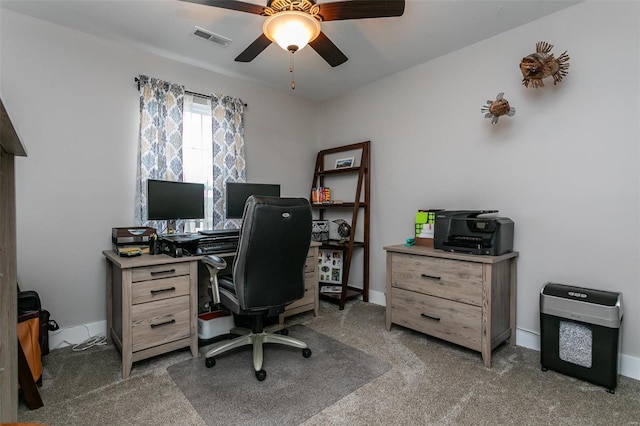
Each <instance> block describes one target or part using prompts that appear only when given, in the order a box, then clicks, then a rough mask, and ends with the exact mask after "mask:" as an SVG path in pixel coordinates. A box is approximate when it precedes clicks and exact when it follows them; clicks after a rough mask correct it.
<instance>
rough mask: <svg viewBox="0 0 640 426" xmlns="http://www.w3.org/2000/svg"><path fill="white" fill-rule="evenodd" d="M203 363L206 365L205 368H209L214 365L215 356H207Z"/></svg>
mask: <svg viewBox="0 0 640 426" xmlns="http://www.w3.org/2000/svg"><path fill="white" fill-rule="evenodd" d="M204 365H206V366H207V368H211V367H213V366H214V365H216V360H215V358H213V357H211V358H207V359H206V360H205V362H204Z"/></svg>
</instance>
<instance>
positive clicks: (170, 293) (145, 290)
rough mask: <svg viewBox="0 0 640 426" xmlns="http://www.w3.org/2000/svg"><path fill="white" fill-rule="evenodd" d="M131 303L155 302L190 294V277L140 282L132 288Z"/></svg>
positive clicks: (182, 276) (183, 276)
mask: <svg viewBox="0 0 640 426" xmlns="http://www.w3.org/2000/svg"><path fill="white" fill-rule="evenodd" d="M131 287H132V288H131V303H132V304H134V305H137V304H138V303H146V302H153V301H155V300H162V299H169V298H171V297H176V296H184V295H188V294H189V276H188V275H181V276H179V277H171V278H162V279H158V280H151V281H139V282H136V283H133V285H132V286H131Z"/></svg>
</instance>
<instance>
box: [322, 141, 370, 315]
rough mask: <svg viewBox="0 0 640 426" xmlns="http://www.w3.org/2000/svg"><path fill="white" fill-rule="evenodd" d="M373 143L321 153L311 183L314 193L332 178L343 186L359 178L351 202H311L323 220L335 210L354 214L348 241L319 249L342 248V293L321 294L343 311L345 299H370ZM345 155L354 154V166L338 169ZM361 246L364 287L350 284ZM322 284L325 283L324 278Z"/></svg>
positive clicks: (363, 143) (334, 182)
mask: <svg viewBox="0 0 640 426" xmlns="http://www.w3.org/2000/svg"><path fill="white" fill-rule="evenodd" d="M370 145H371V142H370V141H366V142H359V143H354V144H351V145H344V146H339V147H335V148H329V149H325V150H322V151H320V152H318V156H317V158H316V165H315V169H314V172H313V181H312V182H311V191H312V192H313V188H316V187H324V186H330V181H331V185H334V184H335V185H339V186H342V185H343V184H344V186H349V184H348V182H344V179H345V178H356V179H357V182H355V190H354V191H353V194H352V198H351V197H350V198H349V200H348V201H347V200H346V199H345V200H341V202H338V203H337V202H335V200H334V201H332V202H329V203H313V204H312V207H313V208H314V209H315V210H317V211H318V218H319V219H320V220H324V219H325V218H328V216H329V215H330V213H329V211H332V212H333V213H334V214H335V212H336V211H341V212H346V213H348V214H350V215H351V222H350V225H351V234H350V235H349V237H348V241H346V242H344V243H340V242H339V241H338V240H329V241H328V242H324V243H323V244H322V246H320V250H341V251H342V252H343V254H344V256H343V269H342V283H341V286H342V291H341V292H340V293H322V292H321V293H320V295H321V297H323V298H325V299H328V300H332V301H336V302H338V303H339V306H340V309H341V310H342V309H344V304H345V301H346V300H349V299H354V298H357V297H360V296H362V300H364V301H365V302H368V301H369V223H370V208H371V206H370V202H369V199H370V195H371V191H370V172H371V169H370V161H371V150H370ZM345 157H346V158H350V157H354V163H353V165H352V166H351V167H344V168H336V167H335V164H336V160H338V159H341V158H345ZM337 189H338V187H337V186H334V187H333V189H332V192H333V193H334V194H335V193H338V191H337ZM359 218H362V220H363V222H362V223H360V222H359ZM359 226H360V228H359ZM356 235H358V236H361V237H362V239H361V240H358V241H357V240H356ZM360 248H361V249H362V250H363V259H362V287H356V286H352V285H350V284H349V273H350V271H351V262H352V259H353V253H354V250H355V249H360ZM320 285H322V280H321V281H320Z"/></svg>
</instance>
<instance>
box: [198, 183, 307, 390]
mask: <svg viewBox="0 0 640 426" xmlns="http://www.w3.org/2000/svg"><path fill="white" fill-rule="evenodd" d="M310 242H311V206H310V205H309V201H307V200H306V199H304V198H278V197H258V196H251V197H249V198H248V200H247V202H246V204H245V208H244V214H243V219H242V229H241V230H240V241H239V244H238V249H237V252H236V257H235V259H234V261H233V276H232V277H217V273H218V271H219V270H221V269H224V267H225V266H226V263H225V262H224V260H223V259H221V258H220V257H218V256H215V255H209V256H205V257H204V258H203V262H204V264H205V265H206V266H207V268H208V269H209V273H210V277H211V278H210V281H211V286H212V293H213V302H214V304H215V303H221V304H222V305H223V306H224V307H226V308H227V309H229V310H230V311H231V312H233V313H234V314H237V315H248V316H250V317H251V320H252V330H249V329H247V328H241V327H235V328H233V329H232V330H231V331H230V334H233V335H239V336H240V337H236V338H234V339H232V340H227V341H223V342H219V343H216V344H214V345H213V346H212V347H211V348H210V349H209V350H208V351H207V353H206V354H205V357H206V365H207V367H213V366H214V365H215V359H214V358H213V357H215V356H216V355H219V354H221V353H223V352H226V351H228V350H231V349H234V348H237V347H240V346H244V345H253V367H254V369H255V372H256V377H257V379H258V380H260V381H262V380H264V379H265V378H266V377H267V373H266V372H265V371H264V370H263V369H262V363H263V352H262V345H263V343H280V344H283V345H288V346H293V347H296V348H300V349H302V355H303V356H304V357H305V358H308V357H310V356H311V350H310V349H309V348H308V347H307V344H306V343H304V342H302V341H300V340H297V339H294V338H292V337H289V336H287V335H286V334H288V332H287V331H286V329H285V328H284V325H281V324H275V325H270V326H267V327H265V326H264V320H265V319H266V318H268V317H276V316H278V315H279V314H281V313H282V312H284V308H285V306H286V305H288V304H289V303H292V302H294V301H296V300H298V299H301V298H302V297H303V296H304V291H305V290H304V265H305V262H306V259H307V253H308V251H309V244H310ZM277 331H280V334H275V333H276V332H277Z"/></svg>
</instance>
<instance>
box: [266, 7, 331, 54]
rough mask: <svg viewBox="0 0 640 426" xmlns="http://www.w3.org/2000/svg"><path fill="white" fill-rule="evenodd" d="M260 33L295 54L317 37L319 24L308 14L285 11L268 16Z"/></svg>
mask: <svg viewBox="0 0 640 426" xmlns="http://www.w3.org/2000/svg"><path fill="white" fill-rule="evenodd" d="M262 31H263V32H264V34H265V35H266V36H267V38H268V39H269V40H271V41H272V42H274V43H277V44H278V46H280V47H282V48H283V49H284V50H286V51H289V52H290V51H294V52H295V51H298V50H301V49H302V48H303V47H305V46H306V45H307V44H308V43H309V42H311V41H313V40H315V39H316V37H318V35H319V34H320V22H319V21H318V20H317V19H316V18H314V17H313V16H311V15H309V14H308V13H305V12H300V11H297V10H285V11H282V12H278V13H275V14H273V15H271V16H269V17H268V18H267V19H266V20H265V21H264V25H263V27H262Z"/></svg>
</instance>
